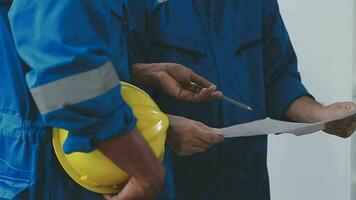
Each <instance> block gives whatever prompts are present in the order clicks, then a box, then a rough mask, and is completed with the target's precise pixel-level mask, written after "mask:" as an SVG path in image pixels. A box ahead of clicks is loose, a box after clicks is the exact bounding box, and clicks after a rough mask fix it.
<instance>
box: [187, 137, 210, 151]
mask: <svg viewBox="0 0 356 200" xmlns="http://www.w3.org/2000/svg"><path fill="white" fill-rule="evenodd" d="M189 146H195V147H199V148H203V149H208V148H210V146H211V145H210V143H208V142H205V141H202V140H200V139H199V138H192V139H191V142H190V144H189Z"/></svg>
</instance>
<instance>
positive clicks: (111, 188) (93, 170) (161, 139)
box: [52, 82, 169, 194]
mask: <svg viewBox="0 0 356 200" xmlns="http://www.w3.org/2000/svg"><path fill="white" fill-rule="evenodd" d="M121 85H122V87H121V95H122V97H123V98H124V100H125V101H126V103H127V104H128V105H129V106H130V107H131V108H132V110H133V112H134V115H135V116H136V118H137V128H138V129H139V130H140V131H141V133H142V135H143V137H144V138H145V140H146V141H147V143H148V144H149V145H150V147H151V148H152V150H153V152H154V153H155V154H156V156H157V157H158V158H159V159H160V160H161V161H162V159H163V154H164V143H165V140H166V131H167V128H168V123H169V122H168V118H167V116H166V115H165V114H164V113H162V112H161V111H160V109H159V107H158V106H157V104H156V103H155V102H154V101H153V100H152V99H151V98H150V96H149V95H148V94H146V93H145V92H144V91H142V90H141V89H139V88H137V87H135V86H133V85H130V84H128V83H125V82H121ZM67 135H68V132H67V131H66V130H64V129H59V128H53V139H52V142H53V147H54V151H55V153H56V155H57V158H58V160H59V162H60V163H61V165H62V166H63V168H64V170H65V171H66V172H67V173H68V174H69V176H70V177H71V178H72V179H73V180H74V181H75V182H77V183H78V184H79V185H81V186H82V187H84V188H86V189H88V190H90V191H93V192H97V193H103V194H105V193H117V192H119V191H120V189H121V188H122V187H123V186H124V184H125V183H126V182H127V181H128V180H129V178H130V177H129V175H128V174H127V173H126V172H125V171H123V170H122V169H120V168H119V167H117V166H116V165H115V164H114V163H113V162H111V160H109V159H108V158H107V157H106V156H105V155H104V154H102V153H101V152H100V151H99V150H94V151H92V152H90V153H81V152H74V153H71V154H65V153H64V151H63V148H62V146H63V144H64V141H65V140H66V138H67Z"/></svg>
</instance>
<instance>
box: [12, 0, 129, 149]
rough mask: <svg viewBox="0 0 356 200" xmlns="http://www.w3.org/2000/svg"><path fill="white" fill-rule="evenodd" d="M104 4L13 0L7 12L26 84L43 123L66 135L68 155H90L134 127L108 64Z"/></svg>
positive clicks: (84, 0)
mask: <svg viewBox="0 0 356 200" xmlns="http://www.w3.org/2000/svg"><path fill="white" fill-rule="evenodd" d="M107 2H108V1H97V0H60V1H57V0H46V1H42V0H14V1H13V4H12V8H11V10H10V13H9V20H10V24H11V29H12V32H13V36H14V40H15V44H16V48H17V51H18V52H19V54H20V56H21V58H22V59H23V60H24V62H26V63H27V65H28V66H29V67H30V69H29V70H28V72H27V73H26V81H27V84H28V87H29V88H30V91H31V95H32V97H33V100H34V102H35V104H36V107H37V109H38V112H39V113H40V115H41V118H42V120H43V122H44V124H45V125H46V126H50V127H60V128H64V129H67V130H68V131H69V135H68V138H67V140H66V142H65V144H64V146H63V148H64V151H65V152H66V153H71V152H74V151H82V152H90V151H92V150H93V149H94V148H95V147H96V146H97V145H98V144H99V143H100V142H101V141H103V140H107V139H110V138H113V137H116V136H118V135H120V134H125V133H128V132H130V131H131V130H132V129H133V128H134V127H135V126H136V118H135V117H134V115H133V113H132V110H131V108H130V107H129V106H128V105H127V104H126V103H125V101H124V100H123V99H122V97H121V95H120V92H119V91H120V84H119V77H118V75H117V72H116V70H115V67H114V66H113V63H112V62H111V61H110V56H109V55H110V54H109V49H110V47H109V44H110V41H111V38H112V36H111V33H110V27H109V22H110V20H111V12H110V8H109V6H108V5H107ZM123 48H126V47H123ZM123 67H127V66H123Z"/></svg>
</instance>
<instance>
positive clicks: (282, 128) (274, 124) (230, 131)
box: [215, 110, 356, 137]
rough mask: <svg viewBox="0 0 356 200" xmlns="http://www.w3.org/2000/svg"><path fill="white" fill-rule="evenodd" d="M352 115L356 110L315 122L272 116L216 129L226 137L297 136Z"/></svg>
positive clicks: (315, 130)
mask: <svg viewBox="0 0 356 200" xmlns="http://www.w3.org/2000/svg"><path fill="white" fill-rule="evenodd" d="M352 115H356V110H353V111H350V112H348V113H345V114H344V115H342V116H340V117H336V118H334V119H330V120H326V121H322V122H318V123H314V124H307V123H295V122H286V121H278V120H273V119H270V118H266V119H263V120H258V121H253V122H250V123H245V124H239V125H235V126H230V127H227V128H221V129H215V132H216V133H218V134H222V135H224V136H225V137H246V136H256V135H266V134H277V133H291V134H294V135H297V136H301V135H306V134H310V133H314V132H317V131H320V130H324V129H325V124H326V123H329V122H332V121H336V120H340V119H345V118H347V117H350V116H352Z"/></svg>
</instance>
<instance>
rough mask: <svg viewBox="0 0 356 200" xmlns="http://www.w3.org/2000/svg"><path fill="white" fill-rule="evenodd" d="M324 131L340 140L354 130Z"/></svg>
mask: <svg viewBox="0 0 356 200" xmlns="http://www.w3.org/2000/svg"><path fill="white" fill-rule="evenodd" d="M324 131H325V132H326V133H329V134H331V135H336V136H339V137H342V138H348V137H350V136H351V135H352V134H353V132H354V131H355V130H354V129H325V130H324Z"/></svg>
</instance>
